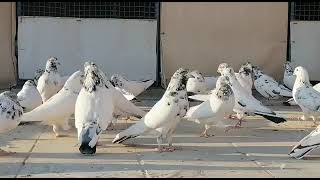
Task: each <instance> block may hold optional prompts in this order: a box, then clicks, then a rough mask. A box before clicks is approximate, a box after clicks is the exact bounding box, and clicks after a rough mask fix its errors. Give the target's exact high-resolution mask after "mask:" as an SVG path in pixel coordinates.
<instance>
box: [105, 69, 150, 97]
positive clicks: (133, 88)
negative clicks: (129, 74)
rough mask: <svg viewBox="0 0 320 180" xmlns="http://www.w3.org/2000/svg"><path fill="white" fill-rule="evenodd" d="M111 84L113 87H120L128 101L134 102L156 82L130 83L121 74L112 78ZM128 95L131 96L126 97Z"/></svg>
mask: <svg viewBox="0 0 320 180" xmlns="http://www.w3.org/2000/svg"><path fill="white" fill-rule="evenodd" d="M111 83H112V84H113V86H115V87H118V88H119V89H120V90H121V92H123V94H124V95H125V97H126V98H127V99H128V100H132V99H133V98H134V97H137V96H138V95H139V94H141V93H142V92H144V91H145V90H146V89H148V88H149V87H150V86H151V85H152V84H153V83H154V80H152V79H150V80H144V81H130V80H128V79H126V78H125V77H123V76H121V75H120V74H114V75H112V76H111ZM122 90H123V91H122ZM128 93H129V96H126V95H127V94H128ZM132 95H133V96H134V97H133V96H132ZM132 97H133V98H132Z"/></svg>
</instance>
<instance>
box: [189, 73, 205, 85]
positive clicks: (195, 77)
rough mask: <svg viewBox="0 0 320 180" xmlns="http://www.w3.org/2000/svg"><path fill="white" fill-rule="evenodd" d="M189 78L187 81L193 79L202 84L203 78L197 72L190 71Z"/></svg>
mask: <svg viewBox="0 0 320 180" xmlns="http://www.w3.org/2000/svg"><path fill="white" fill-rule="evenodd" d="M189 76H190V78H189V79H195V80H196V81H198V82H204V77H203V75H202V74H201V73H200V72H199V71H197V70H194V71H191V72H190V73H189Z"/></svg>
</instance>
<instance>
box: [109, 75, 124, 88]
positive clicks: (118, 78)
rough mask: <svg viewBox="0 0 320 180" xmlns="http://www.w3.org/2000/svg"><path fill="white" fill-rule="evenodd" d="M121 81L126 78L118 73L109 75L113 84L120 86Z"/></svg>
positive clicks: (121, 84)
mask: <svg viewBox="0 0 320 180" xmlns="http://www.w3.org/2000/svg"><path fill="white" fill-rule="evenodd" d="M123 81H127V79H126V78H124V77H122V76H121V75H119V74H114V75H112V76H111V81H110V82H111V83H112V85H113V86H118V87H122V86H123Z"/></svg>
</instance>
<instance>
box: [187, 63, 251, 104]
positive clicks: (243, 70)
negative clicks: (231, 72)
mask: <svg viewBox="0 0 320 180" xmlns="http://www.w3.org/2000/svg"><path fill="white" fill-rule="evenodd" d="M252 73H253V72H252V64H251V63H250V62H247V63H245V64H243V65H241V67H240V69H239V72H238V73H235V76H236V78H237V80H238V82H239V83H240V85H241V86H242V87H243V88H244V89H245V90H247V91H248V92H249V93H250V94H252V86H253V81H252ZM214 78H215V77H214ZM215 82H216V81H215ZM208 89H210V88H209V87H208ZM212 89H213V88H212ZM210 94H211V93H210V92H206V93H202V94H190V93H189V96H188V98H189V99H191V100H197V101H207V100H209V99H210Z"/></svg>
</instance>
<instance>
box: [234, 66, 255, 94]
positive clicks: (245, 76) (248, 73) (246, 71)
mask: <svg viewBox="0 0 320 180" xmlns="http://www.w3.org/2000/svg"><path fill="white" fill-rule="evenodd" d="M235 75H236V78H237V80H238V82H239V83H240V85H241V86H242V87H243V88H244V89H245V90H247V91H248V92H249V93H250V94H252V86H253V81H252V76H253V69H252V64H251V63H250V62H247V63H245V64H242V65H241V67H240V69H239V72H238V73H235Z"/></svg>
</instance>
